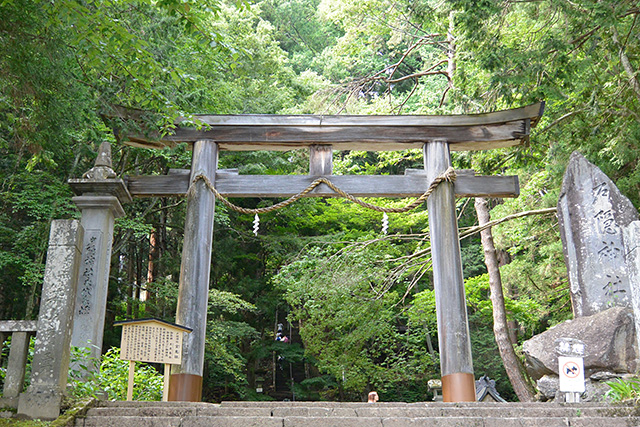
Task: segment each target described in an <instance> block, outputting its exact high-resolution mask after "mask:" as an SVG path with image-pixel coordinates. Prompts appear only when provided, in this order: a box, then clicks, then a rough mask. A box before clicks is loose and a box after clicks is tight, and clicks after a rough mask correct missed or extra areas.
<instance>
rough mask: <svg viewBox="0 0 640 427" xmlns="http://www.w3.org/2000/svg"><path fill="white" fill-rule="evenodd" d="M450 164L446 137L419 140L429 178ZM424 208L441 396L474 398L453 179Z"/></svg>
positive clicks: (452, 399)
mask: <svg viewBox="0 0 640 427" xmlns="http://www.w3.org/2000/svg"><path fill="white" fill-rule="evenodd" d="M449 166H451V158H450V155H449V144H448V143H447V142H446V141H433V142H429V143H427V144H425V145H424V168H425V172H426V174H427V176H428V177H429V180H430V181H432V180H433V179H434V178H435V177H437V176H439V175H440V174H442V173H443V172H444V171H446V170H447V168H448V167H449ZM427 208H428V210H429V234H430V236H431V237H430V238H431V257H432V260H433V282H434V290H435V295H436V314H437V317H438V342H439V344H440V370H441V374H442V395H443V400H444V401H445V402H465V401H475V399H476V392H475V378H474V376H473V362H472V357H471V341H470V338H469V324H468V321H467V304H466V299H465V293H464V279H463V275H462V259H461V257H460V242H459V240H458V219H457V216H456V201H455V193H454V188H453V184H452V183H449V182H446V181H445V182H442V183H441V184H440V185H438V187H437V188H436V190H435V191H434V192H433V193H431V196H429V199H428V200H427Z"/></svg>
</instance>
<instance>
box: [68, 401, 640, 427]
mask: <svg viewBox="0 0 640 427" xmlns="http://www.w3.org/2000/svg"><path fill="white" fill-rule="evenodd" d="M75 426H76V427H107V426H108V427H111V426H118V427H204V426H214V427H216V426H219V427H232V426H233V427H254V426H255V427H258V426H260V427H262V426H264V427H272V426H274V427H275V426H277V427H370V426H373V427H405V426H407V427H422V426H425V427H427V426H429V427H433V426H435V427H468V426H469V427H493V426H497V427H556V426H558V427H559V426H563V427H567V426H571V427H630V426H640V409H639V408H635V407H634V406H631V405H607V404H604V403H580V404H554V403H495V404H494V403H479V402H472V403H437V402H433V403H432V402H428V403H427V402H422V403H411V404H407V403H401V402H384V403H378V404H375V405H370V404H367V403H359V402H353V403H340V402H223V403H222V404H211V403H189V402H100V403H98V406H97V407H94V408H91V409H90V410H89V411H88V412H87V413H86V417H85V418H78V419H76V422H75Z"/></svg>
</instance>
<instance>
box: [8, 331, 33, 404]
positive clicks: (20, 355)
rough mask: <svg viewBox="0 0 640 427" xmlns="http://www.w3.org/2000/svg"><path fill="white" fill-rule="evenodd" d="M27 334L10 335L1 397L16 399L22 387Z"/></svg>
mask: <svg viewBox="0 0 640 427" xmlns="http://www.w3.org/2000/svg"><path fill="white" fill-rule="evenodd" d="M29 337H30V333H29V332H14V333H13V334H12V335H11V347H10V349H9V360H8V361H7V376H6V377H5V379H4V387H3V388H2V397H4V398H5V399H13V398H17V397H18V396H19V395H20V392H22V388H23V387H24V371H25V365H26V363H27V354H28V352H29Z"/></svg>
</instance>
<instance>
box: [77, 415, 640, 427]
mask: <svg viewBox="0 0 640 427" xmlns="http://www.w3.org/2000/svg"><path fill="white" fill-rule="evenodd" d="M75 425H76V427H107V426H109V427H111V426H117V427H493V426H499V427H568V426H571V427H631V426H638V425H640V418H639V417H623V418H610V417H562V418H556V417H535V418H530V417H513V418H500V417H487V418H483V417H429V418H403V417H396V418H375V417H333V418H326V417H319V418H318V417H284V418H280V417H226V416H224V417H207V416H187V417H145V418H141V417H137V416H133V417H130V416H122V417H116V416H109V417H87V418H86V419H77V420H76V424H75Z"/></svg>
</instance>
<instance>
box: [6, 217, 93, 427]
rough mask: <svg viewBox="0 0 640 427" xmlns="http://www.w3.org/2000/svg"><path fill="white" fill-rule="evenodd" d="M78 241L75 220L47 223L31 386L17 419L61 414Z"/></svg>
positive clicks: (80, 234)
mask: <svg viewBox="0 0 640 427" xmlns="http://www.w3.org/2000/svg"><path fill="white" fill-rule="evenodd" d="M82 238H83V229H82V226H81V225H80V224H79V223H78V221H75V220H54V221H52V222H51V233H50V236H49V250H48V251H47V264H46V267H45V272H44V283H43V285H42V302H41V303H40V313H39V315H38V326H37V330H38V332H37V334H36V343H35V349H34V353H33V361H32V363H31V385H30V386H29V388H28V389H27V391H26V392H24V393H21V394H20V397H19V400H18V414H19V415H23V416H27V417H30V418H41V419H44V420H51V419H55V418H57V417H58V415H59V414H60V404H61V402H62V396H63V394H64V392H65V388H66V386H67V375H68V373H69V358H70V354H71V348H70V345H71V324H72V320H73V307H74V300H75V296H76V285H77V283H78V270H79V267H80V250H81V242H82Z"/></svg>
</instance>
